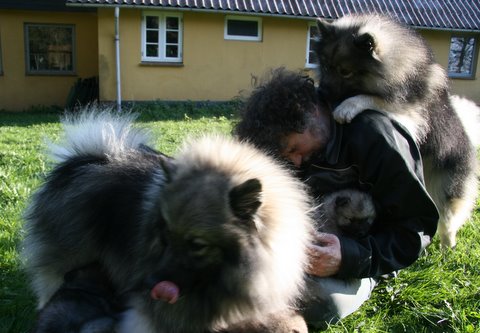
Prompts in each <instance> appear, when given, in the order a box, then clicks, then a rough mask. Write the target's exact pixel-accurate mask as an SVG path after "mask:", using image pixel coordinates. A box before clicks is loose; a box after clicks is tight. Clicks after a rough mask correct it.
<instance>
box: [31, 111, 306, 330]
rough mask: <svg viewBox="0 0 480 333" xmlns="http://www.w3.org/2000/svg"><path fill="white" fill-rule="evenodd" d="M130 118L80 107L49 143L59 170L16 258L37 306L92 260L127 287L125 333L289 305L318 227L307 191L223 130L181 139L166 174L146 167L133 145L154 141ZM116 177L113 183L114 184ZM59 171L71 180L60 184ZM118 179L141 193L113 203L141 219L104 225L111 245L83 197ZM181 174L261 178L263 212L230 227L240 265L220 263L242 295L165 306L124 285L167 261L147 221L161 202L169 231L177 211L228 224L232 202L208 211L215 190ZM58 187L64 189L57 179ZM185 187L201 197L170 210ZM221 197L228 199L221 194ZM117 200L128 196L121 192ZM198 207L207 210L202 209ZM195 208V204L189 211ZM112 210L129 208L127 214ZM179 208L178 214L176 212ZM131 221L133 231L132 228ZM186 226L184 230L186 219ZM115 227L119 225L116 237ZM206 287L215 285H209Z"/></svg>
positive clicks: (204, 325)
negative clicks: (193, 184)
mask: <svg viewBox="0 0 480 333" xmlns="http://www.w3.org/2000/svg"><path fill="white" fill-rule="evenodd" d="M133 120H134V117H132V116H128V115H127V116H125V115H118V114H117V115H115V114H113V113H111V112H99V111H97V112H94V111H89V112H85V111H84V112H83V113H82V114H81V115H80V116H72V117H67V118H65V120H64V121H63V127H64V131H65V135H64V139H63V142H61V143H59V144H51V145H50V149H51V156H52V157H53V160H54V161H55V162H56V165H55V166H54V169H53V171H52V172H51V174H50V175H49V177H48V178H47V181H46V183H45V184H44V185H43V186H42V187H41V188H40V189H39V190H38V191H37V192H36V194H34V196H33V197H32V201H31V204H30V206H29V208H28V209H27V211H26V214H25V216H26V237H25V240H24V242H23V246H24V249H23V254H22V256H23V260H24V262H25V266H26V270H27V273H28V274H29V276H30V278H31V279H32V286H33V289H34V291H35V294H36V295H37V297H38V300H39V308H42V307H43V306H44V305H45V304H46V303H47V302H48V300H49V299H50V297H51V296H52V295H53V294H54V293H55V291H56V290H57V289H58V288H59V286H60V285H61V283H62V280H63V276H64V274H65V273H67V272H69V271H70V270H72V269H74V268H76V267H80V266H81V265H83V264H88V263H89V262H94V261H97V262H100V264H101V265H102V266H104V268H105V270H106V271H107V272H108V274H109V275H110V276H109V278H110V279H111V280H112V281H113V283H114V285H115V287H116V288H117V290H121V291H129V292H130V293H129V295H130V296H129V298H130V304H131V306H132V307H133V308H132V309H131V310H130V311H129V312H127V313H125V315H124V316H123V317H122V318H123V319H122V321H121V323H120V328H119V331H120V332H124V333H126V332H129V333H130V332H137V333H150V332H151V333H153V332H168V333H172V332H203V330H211V329H215V328H216V327H226V326H228V325H229V324H232V323H236V322H239V321H244V320H261V319H262V318H263V316H268V315H270V313H276V312H278V311H280V312H281V311H284V310H286V309H288V308H290V307H291V306H294V305H295V304H296V301H297V299H298V297H299V296H300V295H301V292H302V290H303V287H304V269H305V266H306V265H307V254H306V252H307V251H306V248H307V244H309V242H310V237H311V230H312V227H313V223H312V220H311V217H310V216H309V211H310V209H311V203H310V202H309V199H308V195H307V194H306V190H305V185H304V184H302V183H301V182H300V181H298V180H297V179H296V178H295V177H293V176H292V175H291V174H290V172H289V171H288V170H287V168H284V167H283V166H280V165H279V164H278V163H277V162H276V161H274V160H273V159H271V158H269V157H267V156H266V155H264V154H263V153H261V152H260V151H258V150H257V149H255V148H253V147H252V146H250V145H248V144H246V143H240V142H238V141H236V140H235V139H232V138H227V137H223V136H220V135H209V136H203V137H200V138H194V139H191V140H189V141H187V142H186V143H185V144H184V145H183V147H182V148H181V149H180V151H179V152H178V153H177V154H175V156H174V162H173V164H174V166H175V171H174V172H173V173H172V174H171V175H168V176H167V175H166V173H165V169H163V168H162V167H161V166H160V163H155V161H152V159H150V160H147V158H146V157H145V152H144V151H142V150H141V149H140V148H139V147H140V146H141V145H148V144H149V139H148V134H147V133H146V131H144V130H141V129H139V128H137V127H135V126H133ZM82 159H85V160H91V162H88V163H87V162H81V164H80V162H78V160H82ZM97 159H98V160H99V161H101V162H97ZM132 170H133V171H132ZM137 170H141V172H142V173H141V174H142V177H143V178H142V179H137V178H138V177H136V172H137ZM138 172H140V171H138ZM111 173H117V176H116V177H110V174H111ZM64 174H68V176H66V177H65V178H63V176H64ZM118 174H121V175H122V177H125V179H128V181H129V182H130V183H131V184H132V185H124V186H126V187H125V188H122V189H123V190H124V191H125V192H128V190H129V189H130V188H131V189H132V192H133V191H138V192H139V193H138V195H137V196H133V194H132V200H131V202H129V201H128V200H124V201H122V202H121V203H119V205H132V207H131V209H128V211H135V212H143V213H142V214H139V215H138V216H135V218H134V219H132V218H131V217H130V216H125V217H117V218H124V219H125V220H124V221H122V224H121V225H119V226H116V225H113V228H112V225H110V229H108V232H106V233H105V232H104V230H102V232H103V234H108V235H109V238H108V239H98V237H100V236H99V234H100V232H97V228H99V227H98V226H97V225H94V226H92V225H88V224H89V223H88V222H89V219H90V216H91V215H90V213H88V212H89V209H90V210H91V209H97V210H98V209H102V206H100V208H99V207H95V208H91V207H90V206H89V203H90V202H91V201H89V200H93V199H90V197H89V194H90V192H93V191H96V190H98V189H99V188H100V189H102V187H104V188H105V190H104V191H105V192H106V193H109V192H108V191H109V188H110V187H108V186H110V183H112V182H113V183H114V182H119V177H118ZM188 177H194V178H195V179H198V178H197V177H200V178H201V179H205V180H206V183H207V184H208V181H207V180H208V179H210V178H213V179H216V180H218V181H219V182H220V181H222V184H223V183H228V184H230V185H228V186H229V187H230V188H233V187H234V186H236V185H238V184H242V183H244V182H246V181H248V180H250V179H257V180H258V181H259V182H260V183H261V199H260V201H261V205H260V206H259V207H258V209H257V210H256V212H255V214H254V216H253V217H252V219H253V222H254V225H255V228H253V230H252V231H250V232H251V234H247V232H246V231H245V230H244V228H239V230H237V231H236V232H238V233H240V234H243V233H244V234H243V236H242V239H238V240H236V241H235V244H232V246H238V247H240V248H241V255H242V258H241V259H240V260H239V262H238V263H236V264H232V263H229V262H224V263H223V265H224V266H228V267H229V268H228V269H227V268H224V267H223V266H222V271H221V272H222V274H223V272H224V270H225V271H228V272H229V273H228V278H226V277H223V276H222V278H223V279H224V280H222V281H221V283H224V284H229V285H231V287H232V288H233V290H235V291H236V292H238V293H239V295H233V299H232V295H224V294H222V293H221V292H220V291H219V292H218V293H217V294H215V293H214V294H212V295H209V297H204V298H198V299H193V300H191V298H193V297H190V299H189V295H188V294H187V295H183V296H182V297H181V298H180V300H179V301H178V302H177V303H176V304H174V305H170V304H167V303H166V302H162V301H152V300H151V299H150V296H149V290H141V291H138V292H137V291H136V290H133V291H131V290H130V289H131V288H132V286H134V285H141V284H142V283H143V282H144V281H145V279H147V278H148V275H149V274H150V273H155V269H156V268H157V267H155V265H156V264H153V263H156V262H159V263H160V262H161V260H164V259H163V258H164V255H163V254H161V253H155V251H156V250H158V247H159V244H158V243H159V242H160V241H159V239H161V237H163V236H164V235H156V234H155V231H157V229H155V228H154V227H153V226H152V224H154V223H158V222H157V221H153V220H154V219H155V218H157V219H158V216H159V215H160V207H161V211H162V213H161V214H165V216H166V217H165V219H166V221H167V222H166V225H167V228H175V223H176V221H175V218H176V216H180V215H181V214H183V213H184V212H188V213H189V214H190V216H197V215H199V216H202V215H209V214H213V216H216V215H215V214H219V215H220V216H227V219H231V218H233V217H231V216H232V213H231V212H229V209H228V207H225V212H211V211H208V209H209V206H208V202H209V201H208V200H210V201H212V200H214V199H212V198H210V197H217V195H216V193H217V192H218V191H222V190H220V189H218V191H217V189H216V188H204V189H201V188H200V189H199V188H196V189H193V188H192V189H189V188H188V185H189V183H188V182H186V181H185V180H182V179H187V178H188ZM56 181H58V182H60V183H61V184H60V185H59V184H58V183H54V182H56ZM63 182H69V183H68V184H65V183H63ZM172 184H173V185H172ZM176 185H178V187H179V188H180V192H181V193H176V192H172V193H164V192H165V191H167V192H168V186H172V187H171V188H175V186H176ZM57 186H58V187H59V188H60V190H59V191H58V190H57V188H56V187H57ZM129 186H130V187H129ZM125 189H126V190H125ZM190 191H192V193H197V194H201V195H197V196H196V197H195V198H193V199H192V200H191V201H192V204H191V206H190V205H187V206H184V207H176V206H175V203H176V200H180V199H181V197H182V196H185V195H188V194H189V192H190ZM227 191H228V190H227ZM112 192H113V191H112ZM112 194H113V193H112ZM212 194H215V195H213V196H212ZM120 195H121V194H119V196H120ZM225 195H226V198H228V193H226V194H225ZM202 196H203V197H202ZM124 197H125V198H124V199H128V198H129V196H128V195H125V196H124ZM177 197H178V198H177ZM223 197H225V196H223ZM122 198H123V197H122ZM226 198H224V199H221V200H220V201H222V200H226V202H225V203H223V201H222V202H220V203H218V204H219V205H226V204H227V201H228V199H226ZM202 200H203V201H207V203H204V204H203V205H202ZM137 201H138V202H137ZM193 201H194V202H195V203H193ZM198 202H200V206H196V203H198ZM138 206H141V207H138ZM118 208H119V209H120V208H123V209H124V210H125V207H118ZM175 209H179V210H181V211H173V210H175ZM196 210H198V211H196ZM94 213H95V214H96V212H94ZM98 213H102V212H98ZM72 214H77V215H75V216H73V215H72ZM222 214H223V215H222ZM169 219H172V220H169ZM205 219H207V217H206V218H205ZM100 222H102V221H100ZM109 223H110V224H112V223H116V221H114V222H111V221H110V222H109ZM132 223H135V225H136V226H138V227H136V228H129V227H128V226H129V225H130V224H132ZM182 223H185V225H186V226H188V221H187V222H185V221H183V222H182ZM228 223H229V222H226V223H225V224H228ZM45 224H49V225H45ZM217 224H218V225H219V226H218V227H217ZM220 224H222V222H221V221H218V222H212V223H211V226H210V227H214V228H219V229H220V228H222V227H221V226H220ZM124 225H126V227H125V226H124ZM234 227H235V226H233V227H232V228H234ZM92 228H93V229H92ZM116 228H119V229H120V228H124V229H122V230H120V231H117V230H116ZM194 228H196V227H194ZM199 228H200V227H199ZM53 229H54V230H55V231H53ZM240 229H241V230H240ZM132 230H135V231H136V232H135V233H133V234H131V235H128V237H129V238H123V241H124V242H125V243H124V244H116V243H115V236H113V237H112V233H113V234H114V233H115V232H118V233H119V237H120V233H122V232H123V233H124V234H125V233H126V234H128V233H129V232H131V231H132ZM121 237H125V235H123V234H122V235H121ZM247 240H248V241H247ZM117 242H120V241H119V240H118V241H117ZM119 249H120V250H119ZM118 250H119V251H122V253H118ZM161 250H163V248H161ZM116 251H117V252H116ZM160 252H161V251H160ZM149 265H151V266H149ZM189 278H190V277H189V276H186V277H185V279H189ZM235 284H242V285H241V286H236V285H235ZM208 287H209V288H212V290H216V289H215V288H216V286H208ZM219 290H220V289H219ZM222 290H223V289H222ZM189 301H191V304H190V303H189ZM215 302H218V303H220V305H221V306H219V305H218V304H217V305H216V304H215ZM204 305H205V306H204ZM217 307H218V308H220V310H218V313H217V312H215V313H213V314H212V315H210V314H209V313H208V311H209V309H210V308H212V309H216V308H217ZM212 312H214V311H213V310H212Z"/></svg>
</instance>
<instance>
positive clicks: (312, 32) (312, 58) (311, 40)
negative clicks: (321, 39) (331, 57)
mask: <svg viewBox="0 0 480 333" xmlns="http://www.w3.org/2000/svg"><path fill="white" fill-rule="evenodd" d="M317 37H318V28H317V27H316V26H313V25H311V26H310V27H309V29H308V58H307V63H308V64H311V65H316V64H317V54H316V53H315V51H314V46H315V39H316V38H317Z"/></svg>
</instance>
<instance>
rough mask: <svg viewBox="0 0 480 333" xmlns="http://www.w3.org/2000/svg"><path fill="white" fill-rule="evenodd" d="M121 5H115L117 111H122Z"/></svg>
mask: <svg viewBox="0 0 480 333" xmlns="http://www.w3.org/2000/svg"><path fill="white" fill-rule="evenodd" d="M119 17H120V7H118V6H117V7H115V61H116V64H115V69H116V73H117V112H122V85H121V80H120V29H119Z"/></svg>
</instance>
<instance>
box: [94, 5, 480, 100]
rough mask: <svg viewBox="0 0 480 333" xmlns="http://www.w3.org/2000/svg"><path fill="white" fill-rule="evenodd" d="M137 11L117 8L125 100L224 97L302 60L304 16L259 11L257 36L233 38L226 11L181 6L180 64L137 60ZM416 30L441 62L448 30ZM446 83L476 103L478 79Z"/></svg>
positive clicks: (106, 63) (108, 79)
mask: <svg viewBox="0 0 480 333" xmlns="http://www.w3.org/2000/svg"><path fill="white" fill-rule="evenodd" d="M98 15H99V29H98V31H99V67H100V83H101V85H100V99H101V100H104V101H112V100H115V98H116V90H115V87H116V85H115V82H116V81H115V80H116V79H115V48H114V43H113V38H114V12H113V9H99V14H98ZM141 15H142V11H141V10H140V9H121V10H120V40H121V41H120V44H121V60H120V62H121V76H122V77H121V79H122V80H121V81H122V83H121V85H122V99H123V100H124V101H142V100H156V99H160V100H206V99H209V100H229V99H231V98H233V97H235V96H237V95H238V94H239V93H240V92H241V91H242V90H249V89H250V88H251V81H252V80H251V79H252V76H261V75H262V73H265V71H266V70H268V69H269V68H273V67H278V66H285V67H287V68H290V69H304V66H305V57H306V38H307V29H308V21H306V20H297V19H293V20H292V19H284V18H273V17H263V18H262V28H263V40H262V41H261V42H252V41H232V40H225V39H224V36H223V34H224V19H225V15H223V14H216V13H198V12H183V22H184V30H183V66H181V67H176V66H162V65H161V64H157V65H152V64H142V62H141ZM420 33H421V34H422V35H423V36H424V37H425V38H426V39H427V41H428V43H429V44H430V45H431V46H432V47H433V49H434V52H435V55H436V58H437V61H438V62H439V63H440V64H441V65H443V66H444V67H445V68H446V66H447V64H448V50H449V38H450V33H449V32H443V31H427V30H422V31H420ZM477 70H480V65H477ZM312 75H314V74H313V73H312ZM451 88H452V92H453V93H455V94H460V95H463V96H467V97H468V98H470V99H473V100H475V101H476V102H477V103H480V96H479V95H480V94H479V91H480V81H479V80H460V79H453V80H451Z"/></svg>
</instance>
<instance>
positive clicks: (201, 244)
mask: <svg viewBox="0 0 480 333" xmlns="http://www.w3.org/2000/svg"><path fill="white" fill-rule="evenodd" d="M208 246H209V244H208V242H206V241H205V240H204V239H201V238H194V239H192V240H190V241H189V242H188V247H189V249H190V252H191V253H192V254H193V255H195V256H201V255H204V254H205V253H206V251H207V249H208Z"/></svg>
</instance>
